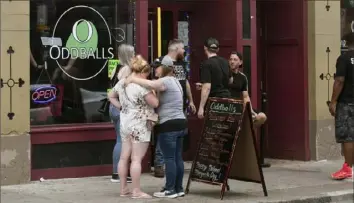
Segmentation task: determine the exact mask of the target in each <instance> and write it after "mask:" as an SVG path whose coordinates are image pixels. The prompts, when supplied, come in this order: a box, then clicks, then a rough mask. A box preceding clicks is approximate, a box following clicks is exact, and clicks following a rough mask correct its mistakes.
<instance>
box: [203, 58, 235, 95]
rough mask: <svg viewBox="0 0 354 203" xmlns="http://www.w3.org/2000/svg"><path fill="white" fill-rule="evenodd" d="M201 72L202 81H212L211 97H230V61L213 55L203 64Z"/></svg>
mask: <svg viewBox="0 0 354 203" xmlns="http://www.w3.org/2000/svg"><path fill="white" fill-rule="evenodd" d="M200 72H201V74H200V82H201V83H211V89H210V94H209V96H210V97H220V98H223V97H227V98H229V97H230V96H231V95H230V91H229V79H230V77H231V71H230V68H229V63H228V61H227V60H226V59H224V58H222V57H220V56H213V57H210V58H208V59H207V60H205V61H204V62H203V64H202V68H201V71H200Z"/></svg>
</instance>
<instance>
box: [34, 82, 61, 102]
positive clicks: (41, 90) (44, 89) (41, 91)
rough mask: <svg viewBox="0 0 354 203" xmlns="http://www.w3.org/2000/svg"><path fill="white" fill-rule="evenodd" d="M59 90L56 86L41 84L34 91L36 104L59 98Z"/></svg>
mask: <svg viewBox="0 0 354 203" xmlns="http://www.w3.org/2000/svg"><path fill="white" fill-rule="evenodd" d="M57 91H58V90H57V88H56V87H54V86H49V85H48V86H40V87H38V88H36V89H35V90H34V91H33V92H32V101H33V102H34V103H36V104H47V103H49V102H52V101H54V100H55V99H56V98H57Z"/></svg>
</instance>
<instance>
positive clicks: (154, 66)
mask: <svg viewBox="0 0 354 203" xmlns="http://www.w3.org/2000/svg"><path fill="white" fill-rule="evenodd" d="M159 66H161V61H160V59H159V58H157V59H155V61H153V62H152V64H151V67H153V68H157V67H159Z"/></svg>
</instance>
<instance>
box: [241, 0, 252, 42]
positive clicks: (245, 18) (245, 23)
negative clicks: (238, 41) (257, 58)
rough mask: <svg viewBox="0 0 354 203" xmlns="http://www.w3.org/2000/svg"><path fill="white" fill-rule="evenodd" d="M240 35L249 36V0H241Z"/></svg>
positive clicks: (246, 37)
mask: <svg viewBox="0 0 354 203" xmlns="http://www.w3.org/2000/svg"><path fill="white" fill-rule="evenodd" d="M242 36H243V38H244V39H250V38H251V4H250V0H242Z"/></svg>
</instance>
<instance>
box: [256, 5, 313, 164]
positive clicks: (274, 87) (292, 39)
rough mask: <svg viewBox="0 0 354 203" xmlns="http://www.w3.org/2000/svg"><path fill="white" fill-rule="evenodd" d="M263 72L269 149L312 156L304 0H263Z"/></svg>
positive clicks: (279, 153)
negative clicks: (309, 129)
mask: <svg viewBox="0 0 354 203" xmlns="http://www.w3.org/2000/svg"><path fill="white" fill-rule="evenodd" d="M258 3H260V4H261V7H260V14H261V21H260V22H262V23H261V25H262V29H261V33H260V34H261V35H262V38H261V39H262V40H263V41H261V42H263V43H261V45H262V46H261V49H260V52H259V54H260V55H262V56H261V58H262V59H263V60H261V63H260V64H261V70H262V71H261V72H262V73H263V74H262V76H263V77H262V80H263V91H264V92H266V93H267V98H268V99H267V100H268V102H267V105H266V106H267V108H266V109H267V116H268V121H267V123H268V127H267V129H268V135H267V152H268V155H269V156H270V157H272V158H281V159H297V160H308V159H309V158H310V157H309V146H308V101H307V88H308V87H307V80H308V79H307V65H306V62H305V61H306V59H305V58H306V56H305V55H306V51H305V50H306V49H307V45H306V44H305V41H306V40H305V38H306V37H307V32H306V23H305V21H306V20H307V18H306V17H305V15H304V12H307V10H306V9H304V8H303V5H304V4H306V3H303V1H298V0H289V1H271V2H269V1H260V2H258Z"/></svg>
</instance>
